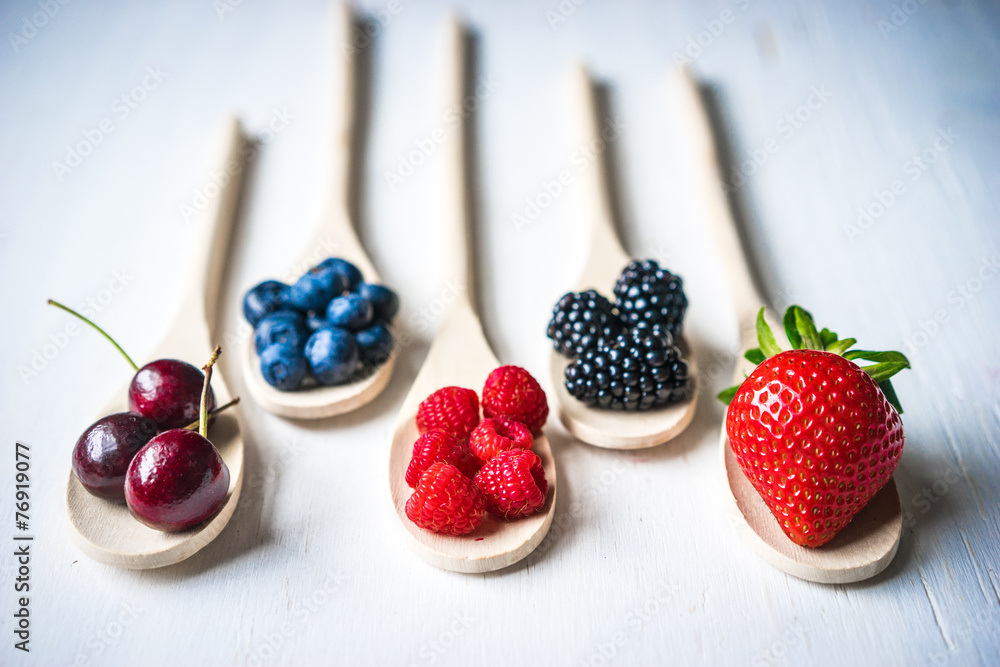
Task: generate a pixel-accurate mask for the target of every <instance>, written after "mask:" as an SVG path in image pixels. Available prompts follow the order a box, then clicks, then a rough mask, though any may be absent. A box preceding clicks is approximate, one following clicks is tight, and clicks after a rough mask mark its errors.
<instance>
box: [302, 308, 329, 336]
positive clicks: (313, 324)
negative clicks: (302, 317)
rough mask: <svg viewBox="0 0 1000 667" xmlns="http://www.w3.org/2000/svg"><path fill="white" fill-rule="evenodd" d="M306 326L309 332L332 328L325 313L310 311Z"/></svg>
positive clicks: (307, 314) (307, 315)
mask: <svg viewBox="0 0 1000 667" xmlns="http://www.w3.org/2000/svg"><path fill="white" fill-rule="evenodd" d="M306 326H307V327H309V331H316V329H322V328H323V327H328V326H330V323H329V322H327V321H326V313H325V312H320V313H317V312H315V311H312V310H310V311H309V312H308V313H306Z"/></svg>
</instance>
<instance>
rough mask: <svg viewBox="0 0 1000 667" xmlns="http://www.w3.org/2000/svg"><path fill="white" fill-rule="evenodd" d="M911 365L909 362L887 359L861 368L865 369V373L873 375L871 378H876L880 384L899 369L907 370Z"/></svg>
mask: <svg viewBox="0 0 1000 667" xmlns="http://www.w3.org/2000/svg"><path fill="white" fill-rule="evenodd" d="M909 367H910V365H909V364H904V363H899V362H893V361H885V362H882V363H881V364H874V365H872V366H864V367H862V369H861V370H863V371H864V372H865V373H868V375H869V376H871V379H873V380H875V384H878V383H880V382H884V381H886V380H888V379H889V378H891V377H892V376H893V375H895V374H896V373H898V372H899V371H901V370H905V369H907V368H909Z"/></svg>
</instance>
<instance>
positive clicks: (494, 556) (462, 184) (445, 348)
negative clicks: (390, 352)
mask: <svg viewBox="0 0 1000 667" xmlns="http://www.w3.org/2000/svg"><path fill="white" fill-rule="evenodd" d="M446 38H447V40H448V82H447V83H448V95H447V98H446V101H447V102H449V104H448V105H447V107H446V108H449V109H458V108H460V107H459V106H458V105H460V104H461V102H462V100H463V93H464V92H465V90H466V88H465V81H466V78H465V72H466V63H467V60H466V41H467V39H468V37H467V34H466V32H465V29H464V28H463V26H462V25H461V24H460V23H459V22H458V20H457V19H455V18H451V19H449V22H448V26H447V36H446ZM456 117H457V115H456ZM464 126H465V122H464V119H461V118H459V121H458V122H456V124H455V125H454V126H452V127H450V129H449V130H448V133H447V136H446V138H445V140H444V141H443V142H442V144H441V147H440V149H439V150H440V152H442V153H443V154H444V156H443V158H442V166H443V167H444V168H445V169H447V172H446V174H445V183H446V185H447V188H448V190H447V204H446V205H447V207H448V208H447V211H446V212H445V215H444V216H442V217H443V218H444V221H445V231H446V249H447V254H446V255H445V257H446V258H447V261H448V264H449V265H448V266H447V273H446V275H447V276H448V277H449V278H452V279H454V280H455V282H456V283H457V284H458V285H462V286H463V287H464V289H462V290H460V292H459V294H458V295H457V296H456V298H455V300H454V301H453V302H452V303H451V304H450V305H449V307H448V309H447V311H446V312H445V313H444V315H443V317H442V321H441V326H440V329H439V330H438V333H437V336H436V337H435V339H434V342H433V344H432V345H431V347H430V350H429V351H428V353H427V358H426V359H425V360H424V364H423V367H422V368H421V369H420V373H419V374H418V375H417V378H416V379H415V380H414V381H413V387H412V388H411V389H410V392H409V394H407V396H406V398H405V399H404V401H403V405H402V407H401V408H400V411H399V419H398V421H397V424H396V430H395V433H394V434H393V437H392V447H391V450H390V453H389V487H390V492H391V494H392V501H393V504H394V505H395V508H396V514H397V515H398V517H399V521H400V523H401V524H402V525H403V529H404V531H405V535H406V542H407V543H408V544H409V546H410V547H411V548H412V549H413V550H414V551H416V552H417V553H418V554H419V555H420V556H421V557H422V558H424V560H426V561H428V562H429V563H431V564H433V565H436V566H437V567H440V568H443V569H445V570H453V571H455V572H489V571H491V570H498V569H500V568H504V567H507V566H508V565H511V564H512V563H515V562H517V561H519V560H521V559H522V558H524V557H525V556H527V555H528V554H530V553H531V552H532V551H533V550H534V549H535V547H537V546H538V544H539V543H540V542H541V541H542V538H543V537H545V534H546V533H547V532H548V530H549V526H550V525H551V524H552V516H553V513H554V511H555V500H556V469H555V464H554V462H553V459H552V451H551V450H550V448H549V443H548V440H547V439H546V438H545V436H544V435H541V434H539V435H538V436H536V437H535V442H534V445H533V447H532V451H534V452H535V454H537V455H538V457H539V458H540V459H541V461H542V466H543V467H544V469H545V478H546V479H547V480H548V483H549V492H548V497H547V498H546V500H545V505H544V506H543V507H542V508H541V510H540V511H539V512H538V513H537V514H534V515H532V516H530V517H526V518H523V519H517V520H515V521H510V522H507V521H503V520H500V519H497V518H495V517H493V516H489V515H487V518H486V520H485V521H484V522H483V525H481V526H480V527H479V528H477V529H476V530H475V531H473V532H472V533H469V534H468V535H463V536H460V537H452V536H448V535H439V534H437V533H432V532H430V531H427V530H424V529H422V528H419V527H417V526H416V524H414V523H413V522H411V521H410V519H409V518H408V517H407V516H406V512H405V506H406V501H407V500H408V499H409V497H410V495H411V494H412V493H413V489H411V488H410V487H409V486H408V485H407V484H406V480H405V478H404V476H405V473H406V468H407V466H408V465H409V462H410V457H411V455H412V453H413V443H414V442H415V441H416V439H417V437H418V436H419V432H418V431H417V425H416V422H415V418H416V414H417V406H419V405H420V402H421V401H422V400H423V399H424V398H426V397H427V396H428V394H430V393H431V392H433V391H436V390H437V389H440V388H441V387H445V386H449V385H457V386H461V387H468V388H470V389H473V390H475V391H476V392H477V393H479V392H480V391H481V390H482V387H483V384H484V383H485V381H486V377H487V376H488V375H489V374H490V372H491V371H493V369H495V368H496V367H498V366H499V365H500V362H499V361H497V358H496V356H495V355H494V354H493V351H492V350H490V346H489V344H488V343H487V342H486V338H485V337H484V336H483V330H482V326H481V325H480V323H479V320H478V318H477V317H476V313H475V308H474V306H473V304H472V294H473V286H472V271H471V267H470V261H469V240H468V233H469V231H468V230H469V218H470V213H469V211H470V208H469V191H468V186H467V183H466V163H465V146H464V140H463V134H464V132H465V127H464Z"/></svg>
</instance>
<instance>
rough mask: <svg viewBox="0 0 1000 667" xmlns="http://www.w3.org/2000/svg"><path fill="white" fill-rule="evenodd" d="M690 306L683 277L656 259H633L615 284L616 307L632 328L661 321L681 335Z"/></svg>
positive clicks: (673, 333) (672, 331)
mask: <svg viewBox="0 0 1000 667" xmlns="http://www.w3.org/2000/svg"><path fill="white" fill-rule="evenodd" d="M687 305H688V301H687V297H686V296H684V281H683V280H681V277H680V276H676V275H674V274H672V273H670V271H667V270H666V269H661V268H660V265H659V264H657V263H656V261H654V260H652V259H647V260H645V261H642V262H631V263H630V264H629V265H628V266H626V267H625V270H624V271H622V273H621V275H620V276H619V277H618V282H617V283H615V306H616V307H617V308H618V312H619V313H620V315H621V319H622V322H624V323H625V325H626V326H627V327H629V328H633V327H647V326H651V325H653V324H660V325H662V326H663V327H665V328H666V330H667V331H669V332H670V333H671V335H673V336H677V335H679V334H680V333H681V329H682V324H683V322H684V312H685V311H686V310H687Z"/></svg>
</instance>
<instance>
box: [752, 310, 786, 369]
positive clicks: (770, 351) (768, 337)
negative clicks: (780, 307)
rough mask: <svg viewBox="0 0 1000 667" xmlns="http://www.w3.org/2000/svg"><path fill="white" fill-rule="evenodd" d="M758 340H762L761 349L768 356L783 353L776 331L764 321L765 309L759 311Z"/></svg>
mask: <svg viewBox="0 0 1000 667" xmlns="http://www.w3.org/2000/svg"><path fill="white" fill-rule="evenodd" d="M757 340H758V342H760V350H761V352H763V353H764V354H765V355H766V356H768V357H773V356H774V355H776V354H780V353H781V346H779V345H778V341H776V340H775V339H774V332H773V331H771V327H769V326H768V325H767V322H765V321H764V309H763V308H761V309H760V311H759V312H758V313H757Z"/></svg>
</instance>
